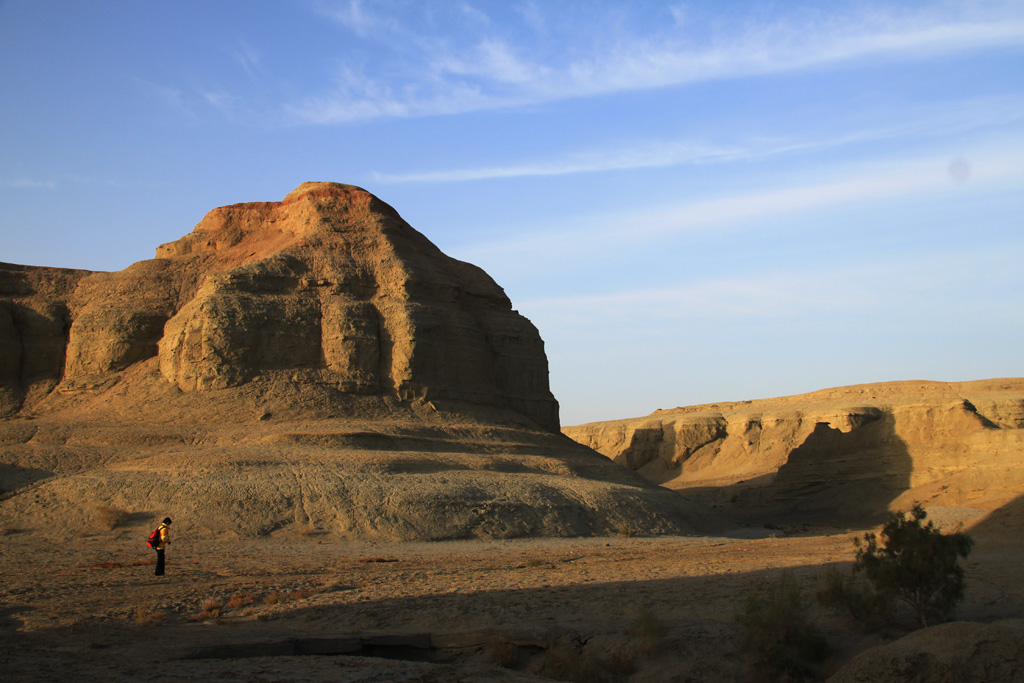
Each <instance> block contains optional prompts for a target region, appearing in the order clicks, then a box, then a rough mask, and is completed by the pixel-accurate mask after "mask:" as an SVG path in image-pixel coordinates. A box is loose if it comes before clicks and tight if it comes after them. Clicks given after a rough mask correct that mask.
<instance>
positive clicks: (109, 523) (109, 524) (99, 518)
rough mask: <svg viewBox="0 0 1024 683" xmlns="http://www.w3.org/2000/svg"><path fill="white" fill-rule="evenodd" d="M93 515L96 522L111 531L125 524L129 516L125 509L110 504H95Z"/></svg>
mask: <svg viewBox="0 0 1024 683" xmlns="http://www.w3.org/2000/svg"><path fill="white" fill-rule="evenodd" d="M95 515H96V523H97V524H99V525H100V526H101V527H103V528H104V529H106V530H108V531H113V530H114V529H116V528H117V527H119V526H122V525H124V524H127V523H128V520H129V519H130V517H131V515H129V514H128V511H127V510H121V509H120V508H116V507H112V506H110V505H97V506H96V513H95Z"/></svg>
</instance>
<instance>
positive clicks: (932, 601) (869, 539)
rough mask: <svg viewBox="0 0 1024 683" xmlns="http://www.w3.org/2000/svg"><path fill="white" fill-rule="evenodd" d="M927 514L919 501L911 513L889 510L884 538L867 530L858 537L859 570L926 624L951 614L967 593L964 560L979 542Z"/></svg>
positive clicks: (889, 597) (919, 622)
mask: <svg viewBox="0 0 1024 683" xmlns="http://www.w3.org/2000/svg"><path fill="white" fill-rule="evenodd" d="M926 517H927V513H926V512H925V511H924V509H923V508H922V507H921V506H920V505H915V506H914V507H913V509H912V510H911V511H910V516H909V517H908V516H907V515H906V514H904V513H902V512H895V513H891V514H890V515H889V521H887V522H886V523H885V526H883V527H882V532H881V539H879V538H878V537H877V536H876V535H875V534H873V533H867V534H864V538H863V541H862V540H861V539H860V538H856V539H854V543H855V545H856V548H857V551H856V552H857V563H856V565H855V569H856V570H857V571H863V572H864V574H865V575H866V576H867V577H868V580H870V581H871V583H872V585H873V586H874V588H875V590H876V591H877V592H878V593H879V594H880V595H882V596H883V597H884V598H885V599H888V600H899V601H900V602H902V603H904V604H906V605H907V606H908V607H910V609H911V611H913V613H914V615H915V617H916V618H917V621H918V624H919V625H920V626H922V627H923V626H928V623H929V621H937V620H945V619H948V618H949V617H950V615H951V614H952V612H953V609H954V608H955V607H956V604H957V603H958V602H960V600H962V599H963V595H964V570H963V569H962V568H961V567H960V565H959V563H958V559H959V558H961V557H967V556H968V555H969V554H970V552H971V548H972V547H973V546H974V541H973V540H972V539H971V537H970V536H968V535H967V534H965V533H962V532H958V533H952V534H943V533H942V532H941V531H939V530H938V529H936V528H935V527H934V526H933V525H932V523H931V522H928V523H927V524H923V523H922V522H924V520H925V518H926Z"/></svg>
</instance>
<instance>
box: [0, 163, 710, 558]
mask: <svg viewBox="0 0 1024 683" xmlns="http://www.w3.org/2000/svg"><path fill="white" fill-rule="evenodd" d="M0 351H2V354H0V411H2V413H3V414H4V415H5V416H6V418H5V419H2V420H0V525H2V526H3V527H4V528H11V529H32V530H36V531H38V532H40V533H53V534H58V535H59V534H67V533H69V530H82V531H88V530H89V528H90V524H91V522H90V520H91V518H92V516H93V514H94V513H95V510H96V509H97V506H107V507H114V508H118V509H121V510H124V511H126V512H128V513H130V515H131V517H130V519H132V520H137V523H138V524H148V523H149V520H150V518H151V517H155V518H157V519H159V518H162V517H164V516H171V517H172V518H173V519H174V520H175V528H176V529H178V530H179V533H187V534H214V535H220V534H226V535H242V536H251V535H262V534H268V533H276V532H282V533H289V532H296V531H297V532H301V533H302V534H303V536H308V535H309V534H333V535H335V537H338V536H340V537H345V538H372V539H440V538H459V537H473V536H483V537H508V536H523V535H557V536H566V535H588V534H604V533H622V532H626V533H637V532H639V533H706V532H712V531H716V530H721V529H722V528H723V524H722V523H721V522H720V521H719V520H718V519H717V517H716V516H715V515H713V514H711V513H709V512H707V511H706V510H705V509H704V508H703V507H701V506H699V505H696V504H694V503H691V502H690V501H688V500H686V499H685V498H684V497H682V496H680V495H678V494H676V493H674V492H672V491H668V490H666V489H663V488H660V487H657V486H655V485H653V484H650V483H649V482H647V481H646V480H645V479H644V478H643V477H641V476H640V475H638V474H636V473H634V472H631V471H629V470H627V469H625V468H622V467H619V466H618V465H616V464H614V463H612V462H610V461H608V460H607V459H606V458H604V457H602V456H601V455H599V454H597V453H595V452H594V451H592V450H590V449H587V448H584V447H582V446H580V445H579V444H576V443H574V442H572V441H571V440H569V439H567V438H565V437H564V436H563V435H562V434H560V433H559V432H558V406H557V403H556V402H555V400H554V398H553V397H552V395H551V392H550V391H549V389H548V373H547V359H546V357H545V355H544V348H543V343H542V341H541V339H540V335H539V334H538V332H537V330H536V328H535V327H534V326H533V325H532V324H531V323H530V322H529V321H528V320H526V319H525V318H523V317H522V316H521V315H519V314H518V313H516V312H515V311H514V310H512V307H511V304H510V302H509V300H508V298H507V297H506V296H505V294H504V292H503V291H502V290H501V288H500V287H498V285H496V284H495V283H494V281H493V280H491V278H490V277H488V276H487V275H486V274H485V273H484V272H483V271H482V270H480V269H479V268H476V267H475V266H472V265H469V264H467V263H462V262H459V261H456V260H454V259H452V258H449V257H447V256H445V255H444V254H442V253H441V252H440V251H439V250H438V249H437V248H436V247H435V246H434V245H433V244H431V243H430V242H429V241H428V240H427V239H426V238H425V237H424V236H423V235H421V234H420V233H418V232H416V231H415V230H414V229H413V228H411V227H410V226H409V225H408V224H407V223H406V222H405V221H403V220H402V218H401V217H400V216H399V215H398V214H397V213H396V212H395V211H394V210H393V209H392V208H391V207H389V206H387V205H386V204H384V203H383V202H381V201H380V200H378V199H377V198H375V197H374V196H372V195H371V194H369V193H368V192H366V191H364V190H361V189H359V188H356V187H352V186H348V185H339V184H335V183H306V184H304V185H302V186H300V187H299V188H298V189H297V190H295V191H294V192H292V193H290V194H289V195H288V196H287V197H286V198H285V199H284V200H283V201H281V202H270V203H251V204H237V205H233V206H227V207H223V208H219V209H214V210H213V211H211V212H210V213H209V214H208V215H207V216H206V217H205V218H204V219H203V220H202V222H200V223H199V225H197V226H196V228H195V230H194V231H193V232H192V233H191V234H189V235H187V236H185V237H183V238H182V239H180V240H178V241H176V242H172V243H170V244H165V245H163V246H161V247H159V248H158V249H157V254H156V258H155V259H153V260H150V261H143V262H140V263H136V264H134V265H132V266H131V267H129V268H127V269H125V270H123V271H121V272H117V273H88V272H84V271H65V270H58V269H45V268H28V267H23V266H0ZM133 523H134V522H133Z"/></svg>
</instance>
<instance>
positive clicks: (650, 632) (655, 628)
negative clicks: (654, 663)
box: [629, 606, 666, 655]
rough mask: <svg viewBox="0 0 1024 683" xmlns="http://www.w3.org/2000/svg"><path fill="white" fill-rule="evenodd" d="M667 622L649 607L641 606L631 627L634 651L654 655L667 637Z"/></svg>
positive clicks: (630, 632)
mask: <svg viewBox="0 0 1024 683" xmlns="http://www.w3.org/2000/svg"><path fill="white" fill-rule="evenodd" d="M665 631H666V629H665V624H663V623H662V622H661V619H659V618H658V615H656V614H655V613H654V612H652V611H651V610H650V609H649V608H648V607H645V606H641V607H640V609H639V610H637V614H636V618H635V619H634V620H633V624H632V625H631V626H630V628H629V635H630V636H632V638H633V641H634V651H635V652H636V654H639V655H652V654H654V653H655V652H657V651H658V645H660V644H661V641H662V639H663V638H664V637H665Z"/></svg>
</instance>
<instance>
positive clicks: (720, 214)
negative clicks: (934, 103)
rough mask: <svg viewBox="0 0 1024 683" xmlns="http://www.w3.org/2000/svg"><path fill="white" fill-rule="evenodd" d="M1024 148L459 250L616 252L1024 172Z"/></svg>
mask: <svg viewBox="0 0 1024 683" xmlns="http://www.w3.org/2000/svg"><path fill="white" fill-rule="evenodd" d="M1021 148H1022V145H1021V142H1020V140H1017V139H1015V140H1012V141H1007V144H1006V148H1005V149H1002V150H997V151H991V150H988V151H977V152H976V153H974V154H972V155H970V157H967V158H964V157H959V156H953V155H944V156H929V157H924V158H918V159H908V160H902V161H898V162H897V161H894V162H888V163H875V164H870V165H868V164H862V165H859V166H856V167H847V168H846V169H844V170H836V169H832V170H828V169H825V168H820V169H817V171H816V173H817V174H818V175H819V176H820V175H822V174H826V173H827V174H829V175H832V179H831V180H827V181H824V180H823V181H819V182H813V183H794V184H790V185H787V186H779V187H774V188H771V189H767V190H763V191H757V192H750V193H745V194H734V195H729V196H726V197H720V198H716V199H709V200H702V201H695V202H687V203H684V204H679V205H674V206H664V207H661V208H657V209H651V210H646V211H639V212H633V213H622V214H617V215H603V216H600V217H596V216H591V217H587V218H586V219H584V220H582V224H584V225H585V226H586V227H585V228H581V229H562V230H551V231H544V232H541V233H533V234H530V235H526V236H523V237H521V238H518V239H515V240H509V241H503V242H499V243H492V244H478V245H474V246H467V247H464V248H462V249H460V250H458V257H459V258H462V259H466V260H469V261H474V262H476V261H479V260H482V259H485V258H487V257H488V256H489V255H490V254H493V253H500V254H502V258H504V259H508V258H511V255H513V254H529V255H531V258H530V259H529V262H531V263H537V262H538V261H539V258H538V255H543V254H552V255H554V254H558V255H561V254H564V253H567V252H568V253H575V254H581V253H593V252H595V251H598V252H599V251H602V250H603V251H614V249H616V248H617V246H616V245H621V244H622V243H623V242H624V241H625V242H629V243H630V244H635V243H636V242H637V241H638V240H645V239H655V238H661V237H665V236H668V235H672V234H678V233H684V232H687V231H692V230H706V229H720V228H724V227H727V226H731V225H735V224H737V223H741V222H743V221H747V220H752V219H757V220H763V219H766V218H771V217H773V216H779V215H785V214H789V213H796V212H800V211H806V210H809V209H816V208H821V207H827V206H837V205H843V204H851V203H857V202H865V201H873V200H878V199H886V198H892V197H900V196H907V195H914V194H920V193H926V192H940V191H948V190H949V189H950V188H952V187H953V186H955V185H956V184H959V183H963V182H964V181H966V180H968V179H969V180H970V181H971V183H974V184H982V183H989V182H1001V181H1004V180H1006V179H1012V178H1024V154H1022V153H1021V152H1020V150H1021ZM624 226H629V229H628V230H625V229H624Z"/></svg>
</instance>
